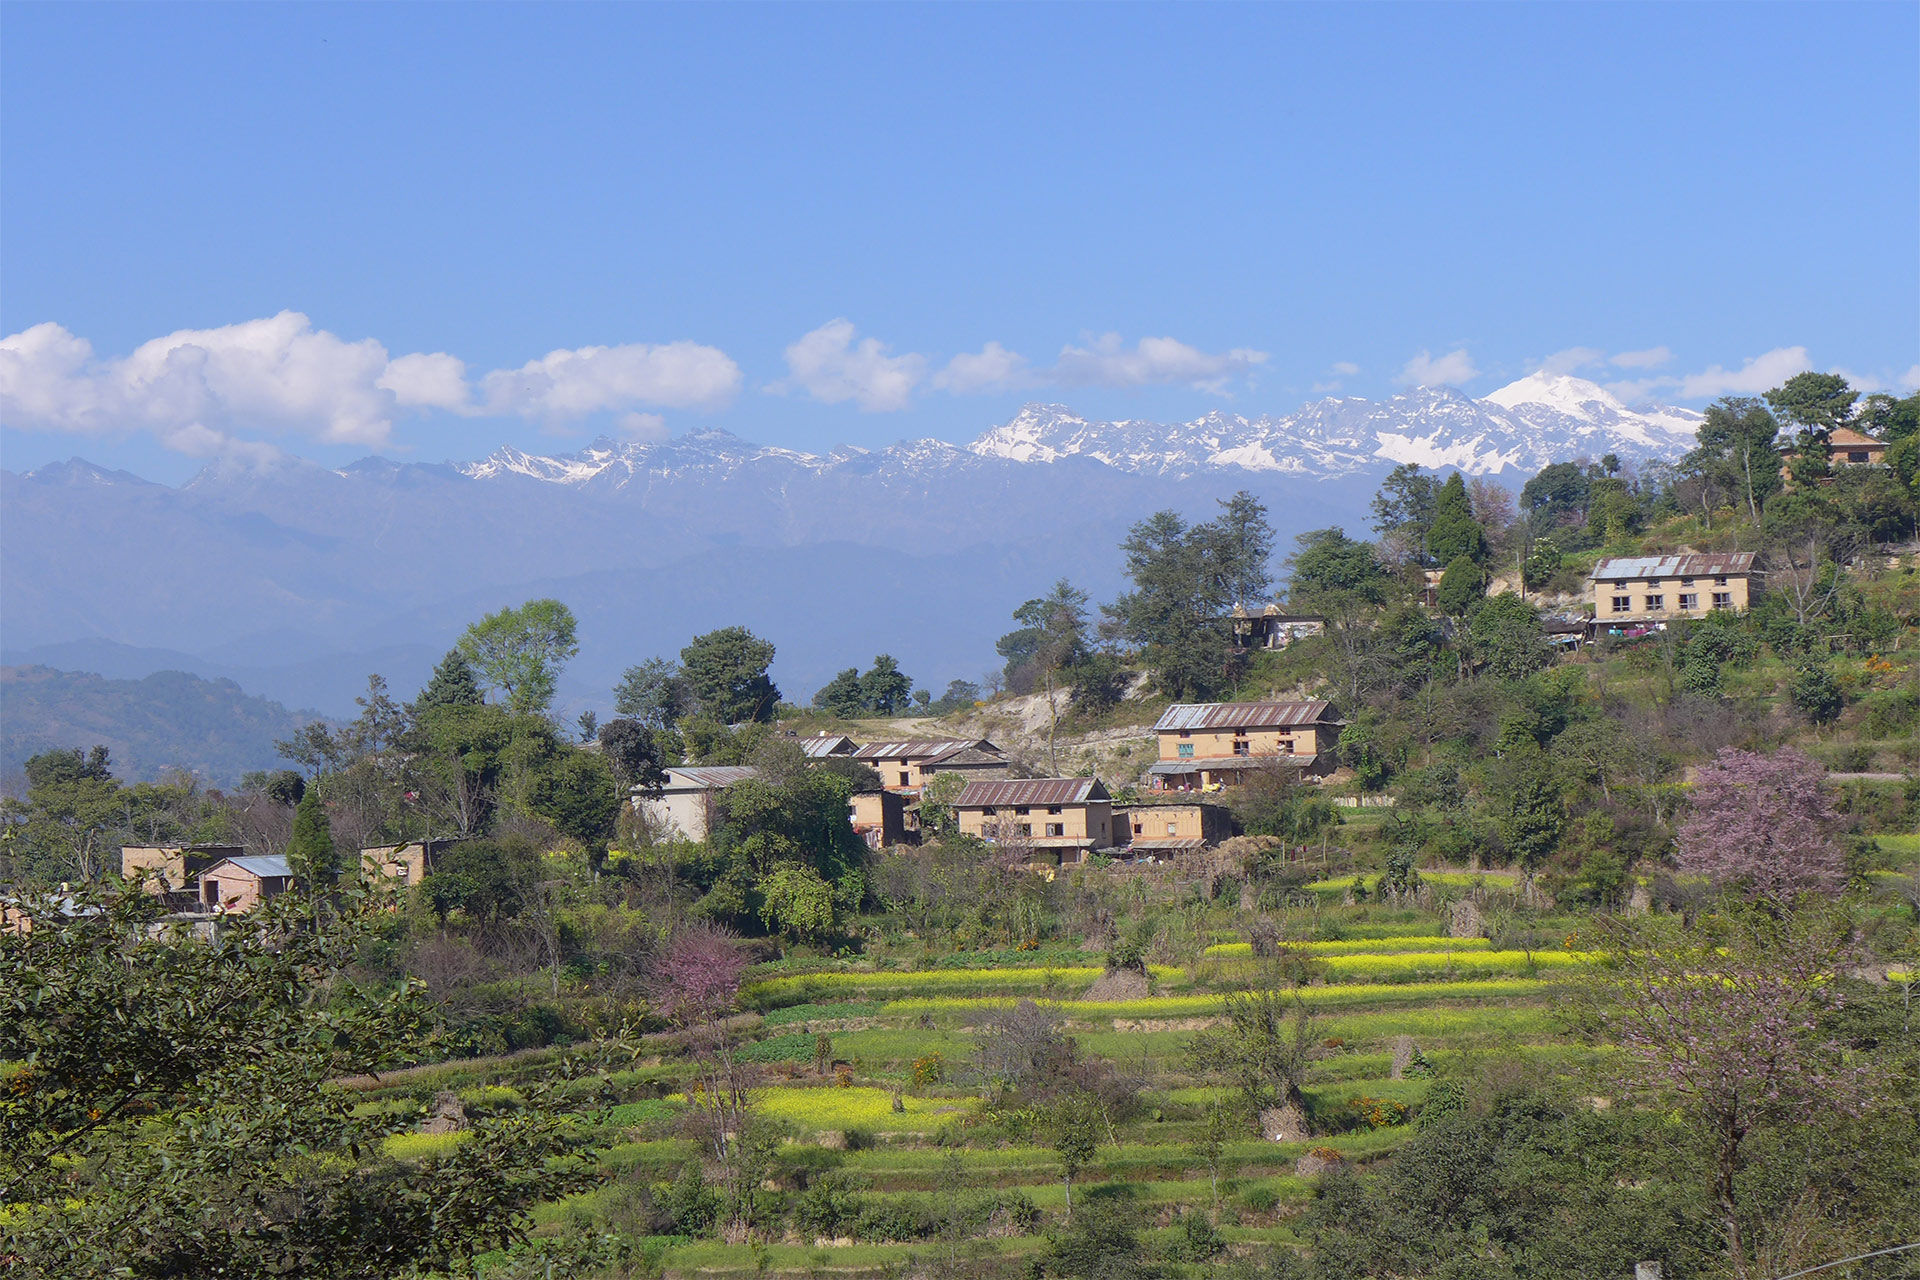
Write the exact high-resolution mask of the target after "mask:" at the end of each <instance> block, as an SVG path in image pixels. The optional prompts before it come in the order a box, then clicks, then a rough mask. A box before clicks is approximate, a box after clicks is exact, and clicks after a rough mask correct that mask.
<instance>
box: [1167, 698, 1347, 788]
mask: <svg viewBox="0 0 1920 1280" xmlns="http://www.w3.org/2000/svg"><path fill="white" fill-rule="evenodd" d="M1344 727H1345V725H1344V722H1342V721H1341V720H1340V718H1339V717H1338V716H1336V715H1335V714H1334V711H1333V706H1332V704H1331V703H1328V702H1325V701H1322V700H1318V699H1315V700H1313V701H1309V702H1199V703H1184V702H1181V703H1175V704H1174V705H1173V706H1171V707H1168V708H1167V710H1166V712H1165V714H1163V715H1162V716H1161V717H1160V720H1159V722H1158V723H1156V724H1155V725H1154V726H1153V733H1154V737H1155V738H1156V739H1157V740H1158V743H1159V748H1160V751H1159V755H1160V758H1159V759H1158V760H1156V761H1154V762H1153V764H1151V765H1149V766H1148V768H1147V785H1148V786H1149V788H1151V789H1152V790H1154V791H1210V790H1213V789H1215V788H1217V787H1232V786H1238V785H1239V784H1240V783H1241V782H1243V781H1245V780H1246V778H1247V777H1248V775H1249V774H1251V773H1252V772H1254V771H1255V770H1259V769H1272V768H1290V769H1296V770H1298V771H1299V772H1300V774H1301V776H1303V777H1320V776H1323V775H1325V774H1329V773H1332V772H1333V770H1334V767H1335V766H1336V765H1337V764H1338V763H1339V759H1338V752H1337V750H1336V748H1337V747H1338V745H1339V740H1340V730H1341V729H1342V728H1344Z"/></svg>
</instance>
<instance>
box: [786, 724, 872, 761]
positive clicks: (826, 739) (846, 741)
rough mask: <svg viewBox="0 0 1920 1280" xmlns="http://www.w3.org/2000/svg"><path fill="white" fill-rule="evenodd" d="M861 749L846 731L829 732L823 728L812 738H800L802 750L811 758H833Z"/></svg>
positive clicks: (848, 754)
mask: <svg viewBox="0 0 1920 1280" xmlns="http://www.w3.org/2000/svg"><path fill="white" fill-rule="evenodd" d="M859 749H860V744H859V743H857V742H855V741H854V740H853V739H852V738H849V737H848V736H847V735H846V734H844V733H834V734H829V733H827V732H826V731H825V730H821V732H820V733H818V734H816V735H815V736H813V737H811V738H802V739H800V750H801V751H802V752H803V753H804V754H805V755H806V757H807V759H809V760H831V759H832V758H833V757H835V756H850V755H852V754H853V753H854V752H856V751H858V750H859Z"/></svg>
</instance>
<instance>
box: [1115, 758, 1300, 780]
mask: <svg viewBox="0 0 1920 1280" xmlns="http://www.w3.org/2000/svg"><path fill="white" fill-rule="evenodd" d="M1319 759H1320V757H1319V755H1318V754H1314V755H1298V756H1202V757H1200V758H1198V759H1189V760H1156V761H1154V762H1153V763H1152V764H1150V765H1148V766H1147V776H1148V777H1158V778H1174V777H1179V776H1180V775H1182V774H1188V773H1199V772H1200V771H1201V770H1202V769H1204V770H1206V771H1207V772H1208V773H1226V772H1230V771H1232V770H1235V769H1241V770H1245V769H1279V768H1286V769H1310V768H1312V767H1313V766H1314V764H1315V763H1316V762H1317V761H1318V760H1319Z"/></svg>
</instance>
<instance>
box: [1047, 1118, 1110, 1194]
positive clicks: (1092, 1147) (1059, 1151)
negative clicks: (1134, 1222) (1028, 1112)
mask: <svg viewBox="0 0 1920 1280" xmlns="http://www.w3.org/2000/svg"><path fill="white" fill-rule="evenodd" d="M1100 1118H1101V1117H1100V1104H1099V1102H1097V1101H1096V1100H1095V1099H1094V1098H1092V1097H1091V1096H1089V1095H1088V1094H1087V1093H1085V1092H1083V1091H1080V1090H1075V1091H1074V1092H1072V1093H1069V1094H1066V1095H1064V1096H1063V1097H1061V1098H1060V1099H1059V1100H1058V1101H1056V1102H1055V1103H1054V1104H1053V1112H1052V1115H1050V1116H1049V1117H1048V1120H1049V1124H1048V1128H1049V1131H1050V1136H1051V1139H1052V1144H1053V1154H1054V1156H1055V1158H1057V1159H1058V1160H1059V1161H1060V1171H1061V1173H1062V1174H1063V1175H1064V1181H1065V1183H1066V1193H1067V1216H1068V1217H1072V1216H1073V1179H1074V1175H1076V1174H1078V1173H1079V1172H1080V1170H1081V1169H1083V1168H1085V1167H1086V1165H1087V1162H1088V1161H1090V1160H1092V1159H1093V1153H1094V1152H1095V1151H1097V1150H1098V1149H1099V1147H1100Z"/></svg>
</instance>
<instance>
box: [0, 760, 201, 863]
mask: <svg viewBox="0 0 1920 1280" xmlns="http://www.w3.org/2000/svg"><path fill="white" fill-rule="evenodd" d="M23 771H24V772H25V773H26V775H27V800H26V803H25V804H21V803H20V802H19V801H16V800H11V799H9V800H5V801H0V805H4V809H3V810H0V815H3V816H4V817H5V819H6V822H7V833H8V836H9V843H17V844H19V845H20V846H21V848H22V852H21V853H19V854H17V855H15V856H16V857H17V858H18V859H19V860H20V862H21V863H23V864H24V869H25V870H26V872H27V876H28V878H29V879H32V880H37V881H38V882H40V883H42V884H50V883H54V882H57V881H62V880H82V881H84V880H94V879H97V878H99V877H100V876H102V875H104V874H106V873H107V872H109V871H117V870H118V869H119V847H118V846H119V842H120V831H121V826H122V824H123V823H124V822H125V821H126V805H125V798H124V794H123V789H122V788H121V786H120V783H119V782H118V780H116V779H115V778H114V776H113V763H112V758H111V753H110V752H108V750H107V748H105V747H101V746H96V747H94V748H93V749H92V750H91V751H86V752H82V751H81V750H80V749H79V748H78V747H75V748H72V749H70V750H65V751H43V752H41V753H40V754H39V755H36V756H31V757H29V758H28V759H27V761H26V764H25V766H24V769H23ZM176 887H177V886H176Z"/></svg>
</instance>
